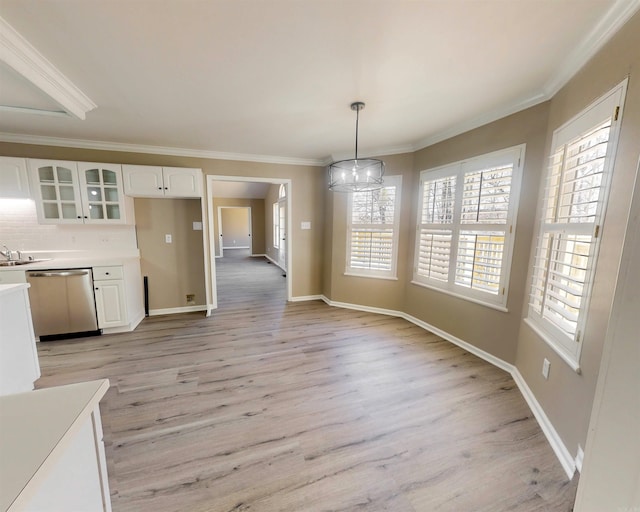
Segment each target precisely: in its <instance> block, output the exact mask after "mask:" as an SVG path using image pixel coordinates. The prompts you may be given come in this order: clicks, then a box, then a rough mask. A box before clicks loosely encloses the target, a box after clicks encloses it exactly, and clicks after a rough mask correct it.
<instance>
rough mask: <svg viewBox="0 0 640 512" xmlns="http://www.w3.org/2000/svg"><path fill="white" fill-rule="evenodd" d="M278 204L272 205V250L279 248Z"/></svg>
mask: <svg viewBox="0 0 640 512" xmlns="http://www.w3.org/2000/svg"><path fill="white" fill-rule="evenodd" d="M278 206H279V205H278V203H273V248H274V249H279V248H280V211H279V210H280V208H279V207H278Z"/></svg>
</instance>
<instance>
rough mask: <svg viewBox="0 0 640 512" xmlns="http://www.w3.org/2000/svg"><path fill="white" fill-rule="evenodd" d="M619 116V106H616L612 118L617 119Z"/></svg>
mask: <svg viewBox="0 0 640 512" xmlns="http://www.w3.org/2000/svg"><path fill="white" fill-rule="evenodd" d="M619 116H620V107H616V109H615V111H614V113H613V120H614V121H617V120H618V117H619Z"/></svg>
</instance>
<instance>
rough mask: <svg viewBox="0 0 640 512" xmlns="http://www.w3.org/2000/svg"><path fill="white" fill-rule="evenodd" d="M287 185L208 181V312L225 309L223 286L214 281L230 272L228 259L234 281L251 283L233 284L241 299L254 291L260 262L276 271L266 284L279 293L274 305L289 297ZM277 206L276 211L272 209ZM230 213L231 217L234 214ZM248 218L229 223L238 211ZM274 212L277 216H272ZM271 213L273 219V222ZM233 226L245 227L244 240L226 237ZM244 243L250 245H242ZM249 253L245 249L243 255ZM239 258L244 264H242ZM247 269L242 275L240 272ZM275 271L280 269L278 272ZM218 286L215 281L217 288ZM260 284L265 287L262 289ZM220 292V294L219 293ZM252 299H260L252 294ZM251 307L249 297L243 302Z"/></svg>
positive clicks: (241, 179)
mask: <svg viewBox="0 0 640 512" xmlns="http://www.w3.org/2000/svg"><path fill="white" fill-rule="evenodd" d="M290 181H291V180H289V179H278V178H257V177H256V178H254V177H238V176H213V175H208V176H207V208H208V218H209V224H208V226H209V235H210V238H209V240H210V254H211V255H212V256H213V255H215V258H213V257H212V258H210V262H209V263H210V269H211V271H210V274H209V275H210V276H211V300H210V301H209V305H210V309H209V312H211V310H212V309H216V308H218V305H219V301H220V306H222V305H223V304H224V300H225V297H224V296H223V295H224V294H225V293H227V291H224V293H223V295H221V294H220V293H219V292H222V291H223V289H224V290H226V288H224V287H226V286H227V284H228V280H227V279H226V277H224V276H221V275H218V274H220V273H221V272H227V270H229V271H231V268H232V267H231V264H227V263H231V262H230V261H229V262H227V261H226V260H227V259H229V258H228V256H238V258H235V257H234V260H235V261H234V262H233V272H235V273H236V276H242V275H243V274H247V275H249V274H251V275H252V276H254V277H253V281H249V282H248V283H241V282H239V281H238V280H237V279H236V281H234V282H235V283H237V285H238V286H237V288H238V289H241V288H244V289H245V291H246V293H248V294H250V293H252V290H254V291H255V289H256V287H257V286H258V284H257V282H258V280H260V277H257V274H255V271H256V269H258V270H259V268H260V264H261V263H260V262H262V263H263V264H264V268H270V269H271V271H277V275H278V277H279V279H278V280H272V281H268V279H267V278H266V277H265V280H264V282H271V283H272V284H273V286H274V287H278V288H280V289H281V291H282V293H276V294H272V295H270V296H272V297H274V299H273V300H281V301H282V302H286V301H287V300H290V299H291V296H292V279H293V275H292V272H291V270H292V269H291V265H290V261H291V248H292V240H291V237H290V236H288V233H289V229H288V228H289V226H290V224H291V193H290V190H291V183H290ZM274 204H275V205H277V206H274ZM234 210H235V211H234ZM241 210H242V211H243V212H247V211H248V212H249V219H248V220H246V219H247V217H246V214H244V215H245V217H244V219H245V220H244V221H239V220H238V219H235V220H233V219H231V218H230V217H233V216H234V215H235V216H236V217H238V218H239V216H240V214H239V213H238V212H239V211H241ZM276 210H277V211H276ZM274 213H275V214H276V215H275V216H274ZM234 222H235V223H236V224H237V225H238V226H239V225H241V222H243V223H244V226H245V227H246V226H247V225H250V227H249V228H248V229H246V231H247V233H246V234H245V235H244V237H245V238H243V237H242V236H241V235H240V233H239V231H238V230H236V231H235V232H234V231H233V229H232V231H230V228H229V226H233V223H234ZM247 237H248V238H249V240H248V241H247ZM247 248H248V249H247ZM240 256H241V257H242V258H244V260H245V261H244V262H243V261H241V260H242V258H240ZM244 263H246V265H247V268H246V272H245V271H243V270H242V269H241V266H240V265H242V264H244ZM278 267H279V268H278ZM218 281H220V283H222V284H220V283H219V282H218ZM263 284H264V283H263ZM220 286H222V287H223V288H220ZM256 293H262V292H257V291H256ZM234 300H237V295H234ZM247 300H248V301H251V297H249V296H248V297H247Z"/></svg>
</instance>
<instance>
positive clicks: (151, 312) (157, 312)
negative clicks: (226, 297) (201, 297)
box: [149, 304, 208, 316]
mask: <svg viewBox="0 0 640 512" xmlns="http://www.w3.org/2000/svg"><path fill="white" fill-rule="evenodd" d="M207 309H208V307H207V305H205V304H201V305H199V306H182V307H179V308H162V309H150V310H149V316H158V315H174V314H176V313H193V312H194V311H207Z"/></svg>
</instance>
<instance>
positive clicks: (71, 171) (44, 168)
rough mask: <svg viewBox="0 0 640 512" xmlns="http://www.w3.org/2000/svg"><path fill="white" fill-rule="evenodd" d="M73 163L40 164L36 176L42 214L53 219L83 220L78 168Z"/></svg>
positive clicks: (45, 217) (48, 218)
mask: <svg viewBox="0 0 640 512" xmlns="http://www.w3.org/2000/svg"><path fill="white" fill-rule="evenodd" d="M73 167H74V166H73V165H71V163H65V162H61V163H59V164H58V165H57V164H55V163H52V164H51V165H40V166H39V167H37V169H36V173H37V174H36V177H37V182H38V187H39V193H40V198H41V207H42V216H43V218H44V219H47V220H51V221H56V220H58V221H69V222H82V210H81V206H80V197H79V194H78V184H77V178H76V169H75V168H73Z"/></svg>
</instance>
